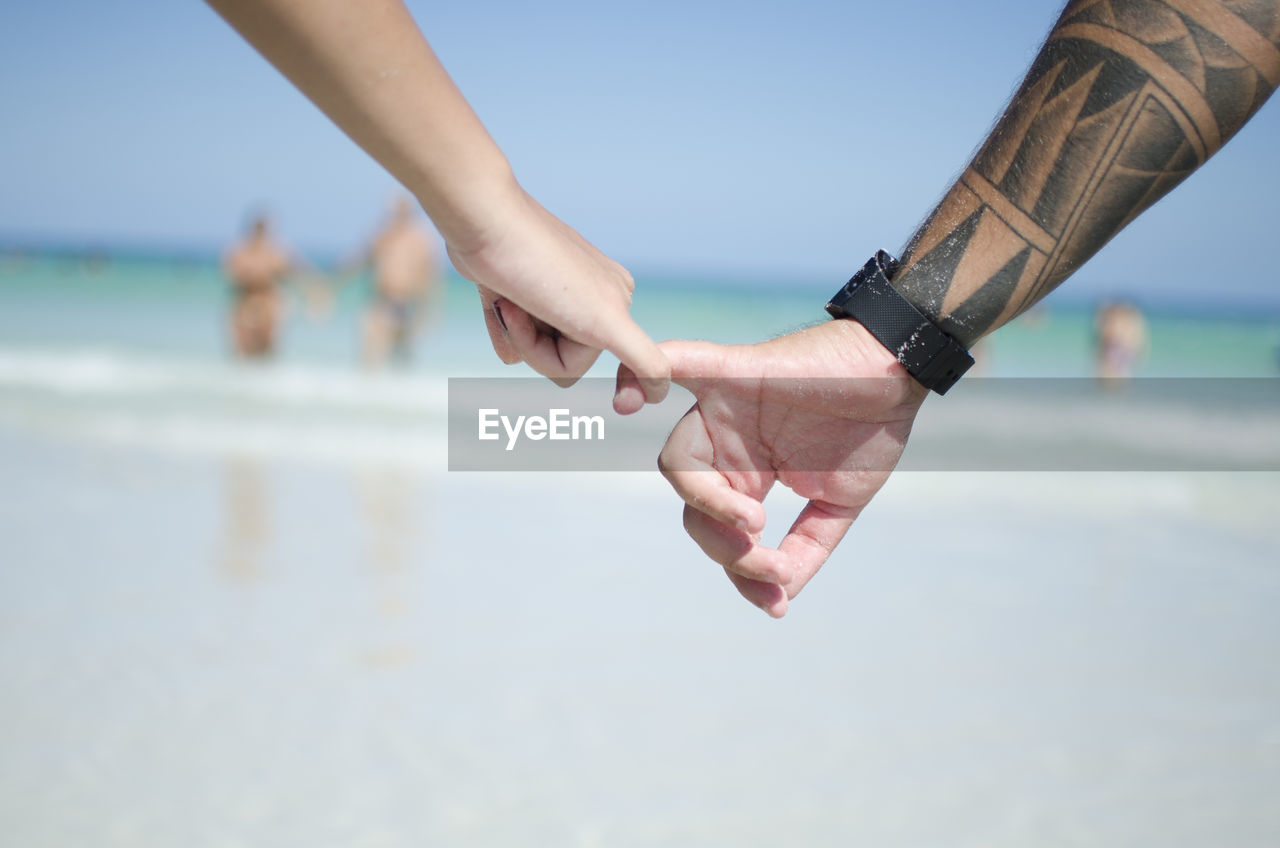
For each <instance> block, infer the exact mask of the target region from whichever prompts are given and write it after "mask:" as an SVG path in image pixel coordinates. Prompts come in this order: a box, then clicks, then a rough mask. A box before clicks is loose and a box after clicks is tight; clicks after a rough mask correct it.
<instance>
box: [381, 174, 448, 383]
mask: <svg viewBox="0 0 1280 848" xmlns="http://www.w3.org/2000/svg"><path fill="white" fill-rule="evenodd" d="M414 211H415V210H414V208H413V204H412V202H411V201H410V200H409V198H407V197H400V198H398V199H397V200H396V201H395V204H394V205H393V207H392V210H391V217H390V220H389V221H388V222H387V223H386V225H385V226H383V228H382V229H381V230H380V231H379V232H378V234H377V235H376V236H374V239H373V243H372V244H371V245H370V247H369V252H368V255H367V262H368V265H369V267H370V268H371V269H372V272H373V291H372V295H371V299H370V302H369V307H368V309H367V310H366V312H365V316H364V363H365V365H367V366H369V367H374V368H376V367H378V366H381V365H383V364H385V363H386V362H387V360H388V359H390V358H392V357H394V358H396V359H398V360H400V361H407V360H408V359H409V357H410V355H411V353H412V348H413V339H414V336H415V335H416V334H417V331H418V329H419V328H420V327H421V326H422V323H423V320H424V319H425V318H426V312H427V309H428V308H429V305H430V300H431V299H432V296H433V295H434V294H435V293H436V290H437V288H438V285H439V280H440V263H439V261H438V258H437V256H436V251H435V250H434V249H433V247H432V245H431V240H430V238H429V237H428V236H427V234H426V232H424V231H423V228H422V227H421V226H420V225H419V223H418V221H417V220H416V216H415V215H414Z"/></svg>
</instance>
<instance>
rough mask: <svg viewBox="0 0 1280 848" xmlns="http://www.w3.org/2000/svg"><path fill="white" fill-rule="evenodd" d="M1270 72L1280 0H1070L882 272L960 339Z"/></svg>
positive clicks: (1251, 99)
mask: <svg viewBox="0 0 1280 848" xmlns="http://www.w3.org/2000/svg"><path fill="white" fill-rule="evenodd" d="M1277 84H1280V0H1072V2H1070V3H1069V4H1068V5H1067V8H1066V10H1065V11H1063V13H1062V16H1061V18H1060V19H1059V20H1058V22H1057V24H1056V25H1055V26H1054V28H1053V31H1052V32H1051V33H1050V35H1049V39H1048V41H1047V42H1046V43H1045V46H1044V48H1043V49H1042V50H1041V52H1040V55H1039V56H1038V57H1037V58H1036V60H1035V64H1034V65H1032V67H1031V71H1030V72H1029V73H1028V75H1027V78H1026V80H1025V81H1024V82H1023V84H1022V87H1021V89H1020V90H1019V91H1018V93H1017V94H1016V95H1015V96H1014V98H1013V102H1012V103H1011V104H1010V105H1009V108H1008V109H1007V110H1006V111H1005V114H1004V116H1003V117H1002V118H1001V119H1000V121H999V123H998V124H997V125H996V128H995V130H993V131H992V133H991V136H990V137H989V138H988V139H987V141H986V142H985V144H984V145H983V146H982V149H981V150H979V151H978V154H977V156H975V157H974V160H973V162H972V163H971V164H970V165H969V167H968V168H967V169H966V170H965V172H964V174H963V175H962V176H961V177H960V179H959V181H957V183H956V184H955V186H953V187H952V189H951V191H950V192H948V194H947V196H946V197H945V198H944V199H943V201H942V202H941V203H940V204H939V205H938V208H937V209H935V210H934V212H933V214H932V215H930V217H929V219H928V220H927V221H926V222H925V224H924V225H923V226H922V227H921V228H920V231H919V232H917V233H916V234H915V236H913V237H912V239H911V241H910V243H909V244H908V245H907V248H906V250H905V251H904V255H903V262H902V266H901V270H900V271H899V272H898V274H897V275H896V276H895V278H894V281H893V282H894V286H895V287H897V288H898V289H899V290H900V291H901V292H903V294H905V295H906V296H907V297H908V298H909V299H910V300H911V301H912V302H914V303H915V304H916V305H918V306H919V307H920V308H921V310H922V311H924V312H925V313H926V314H928V315H929V316H930V317H932V318H934V319H935V320H936V321H938V323H939V324H940V325H941V326H942V327H943V328H944V329H945V330H947V331H948V332H949V333H951V334H952V335H953V336H955V337H956V338H957V339H958V340H959V341H960V342H962V343H963V344H965V345H970V344H972V343H973V342H975V341H977V340H978V339H979V338H980V337H981V336H983V335H985V334H986V333H988V332H990V331H991V330H993V329H995V328H996V327H999V326H1000V325H1002V324H1004V323H1005V322H1007V321H1009V320H1010V319H1011V318H1013V317H1014V316H1016V315H1018V314H1019V313H1020V312H1022V311H1023V310H1025V309H1026V308H1028V307H1029V306H1031V305H1032V304H1033V303H1035V302H1036V301H1038V300H1039V299H1040V298H1042V297H1044V296H1045V295H1046V294H1048V293H1049V292H1050V291H1051V290H1052V289H1053V288H1054V287H1056V286H1057V285H1058V284H1059V283H1061V282H1062V281H1063V280H1065V279H1066V278H1067V277H1069V276H1070V275H1071V274H1072V273H1073V272H1074V271H1075V270H1076V269H1077V268H1079V267H1080V266H1081V265H1082V264H1084V262H1085V261H1086V260H1087V259H1089V257H1091V256H1093V254H1095V253H1096V252H1097V251H1098V250H1099V249H1100V248H1101V247H1102V246H1103V245H1104V244H1106V243H1107V242H1108V241H1109V240H1110V239H1111V237H1112V236H1114V235H1115V234H1116V233H1118V232H1119V231H1120V230H1121V229H1123V228H1124V227H1125V225H1126V224H1128V223H1129V222H1130V221H1132V220H1133V219H1134V218H1136V217H1137V216H1138V215H1139V214H1141V213H1142V212H1143V211H1144V210H1146V209H1147V208H1149V207H1150V206H1151V205H1152V204H1153V203H1155V202H1156V201H1157V200H1159V199H1160V198H1161V197H1163V196H1164V195H1165V194H1167V193H1168V192H1169V191H1170V190H1171V189H1173V188H1174V187H1175V186H1176V185H1178V183H1180V182H1182V180H1184V179H1185V178H1186V177H1187V176H1188V175H1189V174H1190V173H1191V172H1192V171H1194V170H1195V169H1196V168H1198V167H1200V166H1201V165H1203V164H1204V163H1205V161H1206V160H1207V159H1208V158H1209V157H1210V156H1212V155H1213V154H1214V153H1216V152H1217V151H1218V149H1219V148H1221V147H1222V145H1223V144H1224V143H1226V141H1227V140H1228V139H1230V138H1231V136H1233V135H1234V134H1235V133H1236V131H1237V130H1239V129H1240V127H1242V126H1243V125H1244V123H1245V122H1246V121H1247V120H1248V119H1249V118H1250V117H1251V116H1252V115H1253V114H1254V112H1256V111H1257V110H1258V108H1259V107H1261V106H1262V104H1263V103H1264V102H1265V101H1266V99H1267V97H1268V96H1269V95H1270V94H1271V92H1272V91H1274V90H1275V88H1276V86H1277Z"/></svg>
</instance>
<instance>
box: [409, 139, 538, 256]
mask: <svg viewBox="0 0 1280 848" xmlns="http://www.w3.org/2000/svg"><path fill="white" fill-rule="evenodd" d="M498 157H499V158H498V159H496V160H495V161H493V162H490V163H487V164H486V165H484V166H482V167H473V168H471V169H469V171H468V172H467V173H466V174H465V175H462V174H459V175H455V178H454V179H451V181H450V183H449V184H446V185H442V186H440V185H431V186H428V187H426V188H423V189H420V190H417V191H415V192H414V194H415V196H416V197H417V198H418V202H419V203H420V204H422V208H423V209H424V210H425V211H426V213H427V216H428V217H430V218H431V221H432V223H433V224H435V226H436V229H437V230H439V231H440V235H441V236H443V237H444V240H445V242H446V243H447V244H448V245H449V247H450V249H451V250H453V251H454V252H458V253H461V254H464V255H465V254H474V253H478V252H480V250H481V249H482V248H483V247H484V246H485V245H488V244H491V243H492V242H493V241H495V240H497V239H498V237H499V234H500V233H501V232H502V231H503V230H504V229H505V228H506V227H507V226H508V225H509V222H510V221H511V220H512V219H513V218H514V217H515V216H516V215H517V214H519V210H521V209H522V208H523V207H524V206H525V204H526V203H527V199H528V195H527V194H525V191H524V189H523V188H521V187H520V184H519V183H518V182H516V178H515V174H514V173H513V172H512V170H511V166H510V164H509V163H508V162H507V160H506V158H505V157H503V156H502V155H501V153H499V154H498Z"/></svg>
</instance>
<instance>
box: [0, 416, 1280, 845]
mask: <svg viewBox="0 0 1280 848" xmlns="http://www.w3.org/2000/svg"><path fill="white" fill-rule="evenodd" d="M0 456H2V457H3V466H4V467H5V468H6V469H7V472H6V483H5V485H4V489H5V497H4V499H3V504H4V505H3V507H2V508H0V537H2V538H3V539H4V546H3V547H4V550H5V556H4V560H5V567H4V569H3V570H0V580H2V581H3V587H2V589H3V591H0V622H3V631H4V638H3V639H2V640H0V673H2V674H3V676H4V679H5V680H6V681H7V683H6V687H5V696H4V698H3V699H2V700H0V747H3V749H4V750H5V751H6V755H5V757H4V758H3V760H0V790H2V791H0V820H3V821H4V822H5V823H6V829H7V832H8V834H9V837H8V838H9V839H11V840H13V841H14V843H15V844H22V845H26V846H43V845H50V846H51V845H68V844H89V843H92V844H98V845H110V846H116V845H119V846H126V845H127V846H152V845H154V846H162V845H175V844H183V845H192V846H203V845H208V846H232V845H258V844H274V845H311V846H348V845H359V846H396V845H405V846H409V845H421V844H452V845H504V846H505V845H530V846H532V845H548V844H556V845H582V846H591V845H618V846H633V845H634V846H641V845H653V846H656V845H671V844H682V845H708V846H711V845H724V844H740V845H761V846H763V845H771V844H778V843H784V844H795V845H832V846H834V845H848V844H851V843H852V844H876V845H889V846H897V845H902V846H906V845H922V844H946V845H975V846H977V845H982V846H999V845H1009V846H1027V845H1076V844H1080V845H1085V844H1087V845H1095V846H1096V845H1117V846H1119V845H1134V844H1154V843H1160V844H1166V845H1186V846H1193V845H1204V844H1231V845H1233V846H1251V845H1257V846H1262V845H1266V844H1270V842H1271V841H1272V839H1273V838H1274V835H1275V833H1276V832H1277V828H1280V804H1278V803H1277V801H1276V794H1275V792H1274V791H1273V790H1274V787H1275V786H1276V785H1280V784H1278V782H1280V718H1278V717H1280V678H1277V677H1276V675H1275V674H1274V666H1275V662H1274V658H1275V656H1276V652H1277V649H1280V625H1278V624H1277V618H1276V616H1275V609H1276V608H1277V606H1278V605H1280V571H1277V570H1276V567H1275V562H1274V553H1275V551H1276V549H1277V542H1280V533H1278V531H1277V529H1276V527H1275V525H1274V523H1273V522H1272V521H1271V520H1270V517H1271V516H1274V515H1275V514H1276V510H1277V508H1278V507H1280V485H1278V483H1280V480H1278V479H1277V476H1276V475H1274V474H1247V473H1239V474H1192V473H1183V474H1173V473H1163V474H1161V473H1152V474H1101V473H1093V474H1070V473H1061V474H1050V473H1040V474H1031V473H1021V474H1018V473H1014V474H976V473H950V474H948V473H910V474H900V475H898V476H896V477H895V478H894V479H893V480H892V481H891V483H890V484H889V486H888V487H887V489H886V490H885V491H884V492H883V493H882V494H881V496H880V498H879V499H878V500H877V501H876V502H875V503H874V504H873V506H872V507H871V508H870V509H869V510H868V511H867V513H866V514H865V515H864V516H863V518H862V520H861V521H860V522H859V523H858V524H857V525H856V526H855V529H854V531H853V533H852V535H851V537H850V538H849V539H848V540H847V541H846V543H845V545H844V546H843V547H842V548H841V549H840V551H839V552H838V554H837V556H836V557H835V558H834V559H833V560H832V562H831V563H829V565H828V566H827V568H826V569H825V570H824V571H823V573H822V574H821V575H820V576H819V577H818V578H817V579H816V580H815V581H814V583H813V584H812V585H811V586H810V587H809V588H808V589H807V590H806V592H805V593H804V594H802V595H801V597H800V598H799V599H798V601H797V602H796V604H795V605H794V606H793V610H792V612H791V614H790V615H788V617H787V618H786V619H785V620H783V621H781V622H774V621H770V620H768V619H767V618H766V617H765V616H763V615H762V614H761V613H759V612H758V611H756V610H755V609H753V608H751V607H749V606H748V605H747V604H745V603H742V602H741V601H740V599H738V598H737V596H736V595H735V594H734V593H733V591H732V589H731V587H730V586H729V584H728V582H727V581H725V580H724V578H723V575H722V574H720V573H719V571H718V569H717V568H716V567H714V566H712V565H711V564H709V563H708V562H706V561H705V560H703V559H702V557H701V555H700V554H699V553H698V552H697V551H696V550H695V548H694V546H693V544H692V543H691V542H690V541H689V540H688V539H687V538H686V537H685V536H684V534H683V532H682V530H681V528H680V526H679V520H678V513H679V509H678V505H677V504H676V502H675V499H674V497H673V496H672V495H671V494H670V493H669V492H667V491H666V489H665V484H664V483H663V482H662V481H661V480H660V479H659V478H657V476H656V475H643V474H615V475H605V474H597V475H593V474H572V475H568V474H566V475H559V476H554V475H553V476H547V475H535V474H510V475H499V474H470V475H467V474H447V473H443V472H439V471H422V470H415V469H403V468H401V469H397V468H394V467H389V466H386V465H384V464H371V463H361V462H356V463H350V464H347V465H345V466H343V465H338V464H331V463H315V462H310V463H309V462H290V461H269V460H268V461H264V460H262V459H261V458H254V457H252V456H241V457H234V456H223V457H215V456H207V455H203V456H202V455H197V454H190V455H176V454H173V453H166V452H162V451H146V450H138V449H127V448H119V447H105V446H91V445H84V444H80V445H75V444H72V443H69V442H67V441H65V440H58V439H42V438H39V437H33V436H31V435H29V434H21V433H16V432H14V431H13V430H7V431H3V432H0ZM794 506H795V504H794V502H793V501H789V500H787V499H786V498H776V499H773V500H771V501H770V507H771V509H773V510H776V514H778V515H785V514H786V513H787V511H788V510H789V509H793V508H794ZM922 510H924V511H925V512H926V513H928V514H929V515H930V516H931V518H930V521H929V527H928V532H927V533H925V532H922V531H921V527H920V522H919V518H918V516H919V515H920V513H921V511H922Z"/></svg>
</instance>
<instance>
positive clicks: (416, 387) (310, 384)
mask: <svg viewBox="0 0 1280 848" xmlns="http://www.w3.org/2000/svg"><path fill="white" fill-rule="evenodd" d="M4 389H27V390H36V391H41V392H53V393H60V394H64V395H70V396H78V397H82V398H85V399H89V398H93V397H114V398H121V399H128V398H138V399H141V398H145V397H163V396H166V395H167V396H191V395H202V396H205V397H207V398H216V399H224V400H248V401H255V402H263V403H268V404H271V405H277V406H287V405H294V406H308V407H310V406H324V407H351V408H358V409H360V410H364V411H370V410H388V411H396V412H418V413H436V414H442V413H443V412H444V410H445V408H446V405H447V401H448V391H447V384H446V381H445V380H444V379H443V378H439V377H428V376H419V375H410V374H369V373H365V372H361V371H358V370H355V369H350V368H337V367H330V368H325V367H322V366H314V365H307V366H302V365H293V364H277V365H269V366H258V365H240V364H235V363H217V362H206V361H199V360H184V359H178V358H159V357H145V356H140V355H136V354H135V355H131V354H124V353H118V352H115V351H109V350H100V349H93V348H86V349H79V350H70V351H62V350H38V349H35V350H25V349H3V348H0V390H4Z"/></svg>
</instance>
